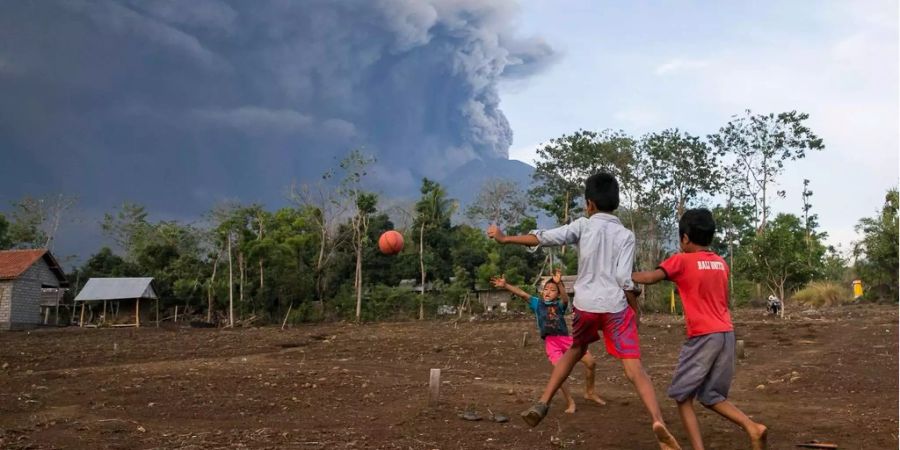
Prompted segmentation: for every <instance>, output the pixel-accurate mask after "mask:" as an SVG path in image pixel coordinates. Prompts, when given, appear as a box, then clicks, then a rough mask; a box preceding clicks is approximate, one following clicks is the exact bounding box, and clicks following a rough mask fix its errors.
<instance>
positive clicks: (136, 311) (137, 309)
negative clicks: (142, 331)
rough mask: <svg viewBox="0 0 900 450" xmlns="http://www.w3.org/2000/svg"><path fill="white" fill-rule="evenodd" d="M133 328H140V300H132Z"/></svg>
mask: <svg viewBox="0 0 900 450" xmlns="http://www.w3.org/2000/svg"><path fill="white" fill-rule="evenodd" d="M134 326H136V327H140V326H141V299H140V298H136V299H134Z"/></svg>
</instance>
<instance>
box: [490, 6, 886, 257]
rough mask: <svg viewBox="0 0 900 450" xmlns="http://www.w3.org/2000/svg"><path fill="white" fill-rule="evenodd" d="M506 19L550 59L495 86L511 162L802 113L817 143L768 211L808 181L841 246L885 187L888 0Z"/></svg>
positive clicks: (796, 202)
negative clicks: (603, 132)
mask: <svg viewBox="0 0 900 450" xmlns="http://www.w3.org/2000/svg"><path fill="white" fill-rule="evenodd" d="M518 20H519V24H518V26H519V31H520V32H521V33H523V34H526V35H535V36H539V37H541V38H542V39H544V40H546V42H547V43H548V44H549V45H550V46H551V47H553V48H554V50H556V51H557V52H559V53H560V54H561V56H560V58H559V60H558V61H557V62H556V63H555V64H554V65H553V66H552V67H550V68H549V69H548V70H546V71H545V72H543V73H541V74H538V75H536V76H533V77H531V78H529V79H527V80H521V81H520V80H515V81H507V82H504V83H503V84H501V90H500V94H501V99H502V103H501V109H502V110H503V112H504V113H505V114H506V116H507V118H508V119H509V122H510V124H511V126H512V129H513V132H514V138H513V139H514V141H513V145H512V148H511V149H510V158H512V159H518V160H521V161H525V162H532V161H533V159H534V149H535V148H536V147H537V146H538V145H539V144H540V143H542V142H545V141H547V140H548V139H551V138H554V137H558V136H559V135H561V134H563V133H569V132H572V131H575V130H577V129H579V128H584V129H592V130H600V129H604V128H613V129H623V130H625V131H627V132H629V133H632V134H633V135H635V136H640V135H642V134H644V133H647V132H651V131H656V130H661V129H665V128H669V127H678V128H681V129H683V130H685V131H688V132H690V133H692V134H696V135H701V136H705V135H707V134H709V133H712V132H715V131H716V130H717V129H718V128H719V127H720V126H721V125H723V124H724V123H726V122H727V121H728V120H729V118H730V117H731V116H732V115H733V114H738V113H741V112H742V111H743V110H744V109H747V108H749V109H751V110H753V111H754V112H759V113H768V112H780V111H785V110H794V109H796V110H798V111H803V112H807V113H809V114H810V119H809V124H810V126H811V127H812V128H813V130H814V131H815V132H816V133H817V134H818V135H819V136H820V137H822V138H823V139H824V140H825V145H826V149H825V150H824V151H823V152H820V153H813V154H809V155H808V156H807V158H806V159H805V160H802V161H799V162H793V163H790V164H789V165H788V167H787V170H786V171H785V173H784V174H783V175H782V176H781V177H780V179H779V180H778V181H779V185H780V186H779V187H780V189H785V190H786V191H787V197H786V198H785V199H778V200H776V201H775V202H774V208H775V210H776V211H785V212H793V213H799V212H800V207H801V205H802V200H801V196H800V192H801V191H802V186H803V184H802V183H803V178H809V179H810V180H811V182H810V186H811V189H812V190H813V192H814V196H813V199H812V201H813V208H814V212H816V213H818V214H819V218H820V223H821V225H822V228H823V230H824V231H827V232H828V233H829V235H830V238H829V242H830V243H832V244H841V246H842V248H843V249H844V250H845V251H846V250H848V249H849V246H850V242H851V241H852V240H854V239H856V234H855V233H854V231H853V226H854V225H855V224H856V222H857V221H858V220H859V218H861V217H864V216H871V215H873V214H874V212H875V211H876V210H877V209H879V208H880V206H881V204H882V202H883V199H884V193H885V191H886V190H887V189H888V188H889V187H891V186H896V185H897V179H898V122H900V117H898V74H900V72H898V9H897V2H894V1H859V2H857V1H854V2H849V1H846V2H818V1H817V2H812V1H806V2H799V1H787V2H775V1H769V2H652V3H651V2H607V1H604V2H597V1H563V2H545V1H525V2H522V3H521V5H520V14H519V18H518Z"/></svg>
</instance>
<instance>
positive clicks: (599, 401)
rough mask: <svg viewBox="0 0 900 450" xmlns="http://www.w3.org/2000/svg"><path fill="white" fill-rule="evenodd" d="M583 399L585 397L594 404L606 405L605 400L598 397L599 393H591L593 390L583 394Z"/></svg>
mask: <svg viewBox="0 0 900 450" xmlns="http://www.w3.org/2000/svg"><path fill="white" fill-rule="evenodd" d="M584 399H585V400H590V401H592V402H594V403H596V404H598V405H600V406H604V405H606V402H605V401H604V400H603V399H602V398H600V396H599V395H597V394H595V393H593V392H591V393H590V394H584Z"/></svg>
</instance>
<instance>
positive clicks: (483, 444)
mask: <svg viewBox="0 0 900 450" xmlns="http://www.w3.org/2000/svg"><path fill="white" fill-rule="evenodd" d="M897 321H898V317H897V309H896V307H847V308H842V309H834V310H828V311H824V312H822V313H810V314H796V315H794V316H793V317H791V318H790V319H788V320H785V321H781V320H771V319H766V318H765V317H764V316H762V315H760V314H759V313H758V312H750V311H741V312H738V313H737V314H736V320H735V322H736V334H737V335H738V339H743V340H745V342H746V354H747V357H746V358H745V359H743V360H740V361H739V363H738V371H737V376H736V379H735V381H734V384H733V387H732V391H731V398H732V400H733V401H734V402H735V404H737V405H738V406H739V407H741V408H742V409H743V410H744V411H746V412H747V413H748V414H750V415H752V416H753V417H754V418H756V419H758V420H761V421H763V422H764V423H766V424H768V425H769V426H770V428H771V430H772V433H771V434H772V437H771V441H772V446H771V448H775V449H782V448H784V449H788V448H794V444H795V443H797V442H802V441H808V440H812V439H819V440H830V441H834V442H837V443H838V444H839V445H840V446H841V447H840V448H846V449H884V448H897V445H898V443H897V430H898V424H897V415H898V410H897V394H898V365H897V362H898V358H897V355H898V346H897V342H898V341H897V339H898V336H897V332H898V329H897ZM533 326H534V325H533V321H531V320H517V321H502V322H486V321H475V322H471V323H470V322H465V323H460V324H458V325H454V324H452V323H448V322H428V323H395V324H373V325H364V326H353V325H340V324H331V325H314V326H308V327H300V328H294V329H290V330H285V331H280V330H278V329H277V328H260V329H248V330H231V331H220V330H201V329H174V328H162V329H156V328H144V329H140V330H120V329H117V330H102V329H101V330H77V329H61V330H38V331H35V332H31V333H3V334H0V367H2V369H0V448H31V449H43V448H198V449H199V448H310V449H313V448H314V449H320V448H329V449H331V448H397V449H408V448H413V449H432V448H441V449H451V448H472V449H477V448H523V449H526V448H527V449H532V448H560V447H564V448H585V449H587V448H603V449H653V448H655V447H654V444H653V437H652V433H651V432H650V428H649V423H647V420H646V414H645V413H644V412H643V408H642V407H641V405H640V402H639V400H638V398H637V396H636V395H635V394H634V393H633V392H632V390H631V388H630V385H629V384H628V382H627V380H626V379H625V377H624V375H623V374H622V371H621V368H620V366H619V364H618V362H616V361H615V360H613V359H611V358H609V357H608V356H606V355H602V356H601V357H600V358H599V364H598V365H599V367H598V377H597V388H598V391H599V392H600V393H601V395H602V396H603V397H604V398H605V399H606V400H607V401H608V405H607V406H604V407H599V406H595V405H593V404H589V403H588V402H587V401H586V400H583V399H582V398H581V396H580V395H577V396H576V403H577V405H578V409H579V410H578V412H577V413H576V414H574V415H568V414H564V413H563V412H562V410H563V409H564V408H563V407H562V400H561V399H559V398H557V399H556V400H555V402H554V404H553V405H552V408H551V412H550V415H549V416H548V418H547V419H546V420H545V421H544V423H542V424H541V425H540V426H538V427H536V428H534V429H531V428H528V427H527V426H526V425H524V424H523V423H522V422H521V421H520V420H519V419H518V417H517V414H518V412H519V411H520V410H522V409H524V408H526V407H527V406H528V405H529V404H530V402H531V401H532V400H533V399H534V398H535V397H536V396H537V395H538V393H539V389H540V388H541V387H542V386H543V384H544V382H546V380H547V377H548V374H549V364H548V363H547V361H546V358H545V357H544V355H543V349H542V346H541V345H540V341H539V340H537V339H536V337H535V335H534V331H533V330H532V328H533ZM523 332H528V333H529V334H530V339H529V344H528V345H527V346H526V347H525V348H522V346H521V340H522V333H523ZM683 333H684V332H683V325H682V324H681V323H680V321H679V320H678V318H672V317H667V316H653V317H649V318H646V319H645V321H644V323H643V324H642V327H641V340H642V350H643V353H644V358H643V359H644V363H645V366H646V368H647V370H648V372H649V374H650V376H651V377H652V378H653V381H654V384H655V385H656V388H657V394H658V395H660V396H662V395H663V394H664V392H665V388H666V386H667V384H668V381H669V378H670V377H671V373H672V370H673V368H674V366H675V363H676V361H677V354H678V350H679V348H680V345H681V341H682V339H683ZM594 349H595V350H594V352H595V354H599V353H598V350H597V347H594ZM431 368H441V369H442V378H441V379H442V387H441V402H440V404H439V405H438V406H437V407H435V408H429V407H427V403H426V402H427V384H428V372H429V369H431ZM582 382H583V374H582V372H581V370H580V369H578V370H576V372H575V373H574V374H573V377H572V380H571V381H570V383H571V384H572V385H573V388H574V389H573V390H574V391H575V392H577V393H579V394H580V392H581V390H582ZM661 401H662V403H663V406H664V414H665V416H666V418H667V420H668V421H669V423H670V425H671V427H672V429H673V432H674V434H675V435H676V437H678V438H679V439H681V440H682V441H684V433H683V429H682V427H681V424H680V423H679V420H678V415H677V411H676V409H675V406H674V404H673V403H672V402H671V401H668V400H667V399H661ZM467 409H471V410H475V411H477V412H478V413H479V414H480V415H481V416H483V417H484V418H487V417H488V415H489V413H488V410H490V411H493V412H494V413H498V414H504V415H507V416H510V418H511V420H510V422H508V423H505V424H497V423H493V422H490V421H487V420H482V421H479V422H467V421H463V420H461V419H460V418H459V417H458V415H459V414H460V413H461V412H463V411H465V410H467ZM698 412H699V417H700V421H701V426H702V429H703V432H704V437H705V439H706V442H707V445H708V447H709V448H713V449H732V448H745V444H744V442H745V441H744V436H743V435H742V434H741V433H740V431H739V430H737V429H736V428H735V427H734V426H732V425H731V424H729V423H727V422H725V421H724V420H722V419H719V418H718V417H715V416H714V415H711V414H710V413H709V412H707V411H705V410H702V411H698Z"/></svg>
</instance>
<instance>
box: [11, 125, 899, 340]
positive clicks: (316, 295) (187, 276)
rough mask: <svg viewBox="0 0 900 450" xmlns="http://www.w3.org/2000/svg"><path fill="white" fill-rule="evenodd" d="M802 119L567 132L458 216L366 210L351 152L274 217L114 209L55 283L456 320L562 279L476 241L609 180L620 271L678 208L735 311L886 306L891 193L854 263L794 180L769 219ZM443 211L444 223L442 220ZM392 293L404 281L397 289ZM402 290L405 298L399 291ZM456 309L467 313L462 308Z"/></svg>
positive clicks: (170, 302) (803, 146)
mask: <svg viewBox="0 0 900 450" xmlns="http://www.w3.org/2000/svg"><path fill="white" fill-rule="evenodd" d="M807 119H808V116H807V114H803V113H798V112H795V111H791V112H785V113H781V114H764V115H759V114H753V113H751V112H750V111H746V112H745V113H743V114H742V115H738V116H735V117H733V118H732V120H731V121H730V122H728V123H727V124H726V125H724V126H723V127H721V128H720V129H719V130H718V132H716V133H714V134H711V135H709V136H706V137H705V138H702V137H699V136H693V135H691V134H689V133H686V132H684V131H682V130H678V129H668V130H663V131H660V132H655V133H650V134H647V135H644V136H641V137H640V138H635V137H633V136H630V135H628V134H626V133H624V132H621V131H613V130H603V131H599V132H595V131H587V130H578V131H575V132H573V133H571V134H565V135H563V136H560V137H558V138H555V139H552V140H550V141H549V142H548V143H547V144H546V145H545V146H543V147H542V148H541V149H539V150H538V152H537V153H538V160H537V161H536V170H535V172H534V175H533V184H532V186H531V188H530V189H529V190H528V191H527V192H525V191H522V190H520V189H519V187H518V186H517V185H515V184H514V183H512V182H509V181H505V180H503V179H502V178H498V179H494V180H488V181H487V182H485V184H484V186H483V187H482V189H481V192H480V193H479V195H478V196H477V198H476V199H475V200H474V202H473V203H472V204H471V205H469V206H468V208H466V209H465V210H464V211H459V205H458V202H457V201H456V200H455V199H451V198H449V197H448V195H447V192H446V191H445V189H444V187H443V186H441V185H440V184H439V183H437V182H435V181H433V180H429V179H424V180H422V184H421V188H420V196H419V198H418V200H416V201H415V202H414V203H411V204H409V205H407V206H406V207H391V208H384V209H382V208H380V207H379V205H380V202H379V200H380V199H379V198H378V196H377V195H376V194H375V193H373V192H368V191H367V190H365V189H364V188H363V186H364V185H365V179H366V176H367V168H368V167H369V166H370V165H371V163H372V162H373V161H374V159H372V158H371V157H370V156H368V155H365V154H364V153H362V152H361V151H358V150H355V151H352V152H350V153H349V154H348V155H347V156H346V157H345V158H344V159H343V160H341V161H339V162H338V163H337V164H336V166H335V167H334V168H333V169H332V170H329V171H328V172H326V173H325V174H323V176H322V177H320V178H319V179H317V181H316V182H314V183H306V184H299V185H294V186H292V187H291V189H290V195H289V199H290V206H286V207H283V208H281V209H278V210H268V209H266V208H265V207H264V206H262V205H258V204H239V203H223V204H219V205H216V206H215V207H214V208H212V209H211V210H210V211H209V212H208V213H207V214H206V215H205V216H204V218H203V220H201V221H198V222H196V223H181V222H178V221H153V220H150V219H149V212H148V211H147V210H146V209H145V208H144V207H143V206H141V205H139V204H134V203H125V204H123V205H121V206H120V207H118V208H116V209H115V210H114V211H111V212H109V213H107V214H106V215H105V217H104V218H103V220H102V221H101V223H100V224H99V226H100V227H101V228H102V230H103V232H104V233H105V235H106V236H107V237H108V238H109V239H110V241H111V243H112V244H113V245H112V247H103V248H101V249H99V250H98V251H97V253H95V254H93V255H91V256H90V258H88V259H87V261H86V262H85V263H84V264H83V265H81V266H80V267H78V268H75V269H74V270H73V272H72V273H71V274H69V277H70V281H72V282H76V286H74V287H75V291H77V290H78V289H80V288H81V286H83V284H84V283H85V282H86V280H87V279H88V278H90V277H110V276H113V277H127V276H150V277H153V278H154V279H155V283H156V287H157V290H158V291H159V295H160V296H161V299H162V306H163V308H165V309H173V308H174V307H175V306H176V305H178V306H179V307H180V308H181V310H182V311H187V312H192V313H193V314H194V315H195V316H199V317H204V318H205V319H206V320H209V321H216V320H218V321H220V322H225V323H233V321H234V320H235V319H236V318H241V317H246V316H248V315H256V316H257V317H262V318H264V319H266V320H269V321H280V320H281V319H282V317H283V316H284V315H285V313H286V312H287V311H290V316H289V317H288V320H289V321H292V322H301V321H317V320H329V319H332V320H333V319H350V320H378V319H383V318H392V319H398V318H400V319H402V318H409V319H414V318H418V319H423V318H426V317H432V316H434V315H435V314H436V313H437V311H438V308H439V307H440V306H442V305H452V306H459V305H462V304H463V303H464V301H465V299H466V296H467V295H470V294H469V293H470V292H471V291H472V290H473V289H476V288H487V286H488V280H489V278H490V277H491V276H493V275H496V274H505V275H506V278H507V280H509V282H510V283H515V284H520V285H533V284H534V283H536V280H537V277H538V276H539V275H541V274H547V273H548V271H549V266H550V265H557V266H561V267H564V270H565V272H566V273H569V274H574V273H576V272H577V270H578V268H577V254H576V250H575V248H574V247H573V248H567V249H557V250H540V251H529V250H528V249H524V248H520V247H517V246H497V245H493V244H492V243H491V242H490V241H488V239H487V238H486V236H485V234H484V231H483V226H484V225H485V224H486V223H489V222H493V223H498V224H500V225H501V226H502V227H503V228H504V229H506V230H507V231H508V232H509V233H524V232H528V231H529V230H531V229H534V228H535V227H536V225H537V223H536V219H535V217H536V215H537V213H541V214H544V215H546V216H549V217H551V218H553V219H555V221H556V222H557V223H558V224H563V223H568V222H570V221H571V220H573V218H575V217H577V216H579V215H580V214H583V207H584V200H583V198H582V195H583V183H584V180H585V179H586V178H587V177H588V176H589V175H591V174H593V173H595V172H598V171H606V172H610V173H612V174H614V175H615V176H616V177H617V178H618V180H619V183H620V186H621V196H622V205H621V207H620V208H619V210H618V211H617V214H618V215H619V216H620V218H621V219H622V221H623V223H624V224H625V225H626V226H627V227H628V228H630V229H632V230H634V232H635V235H636V236H637V242H638V246H637V250H636V266H638V268H649V267H654V266H655V264H657V263H658V262H659V261H661V260H662V259H664V258H665V257H666V256H667V255H668V254H671V253H672V252H674V251H676V249H677V220H678V217H679V216H680V214H681V213H682V212H683V211H684V210H685V209H687V208H690V207H695V206H705V207H709V208H710V209H711V210H712V211H713V212H714V215H715V217H716V220H717V224H718V228H719V229H718V237H717V239H716V241H715V243H714V250H715V251H716V252H717V253H719V254H720V255H722V256H723V257H724V258H725V259H726V261H728V263H729V264H730V266H731V267H732V281H731V289H732V301H733V302H734V303H735V304H736V305H738V306H739V305H741V304H743V303H746V302H751V301H755V300H759V299H762V298H764V297H765V296H767V295H769V294H775V295H777V296H779V297H780V298H783V299H787V298H790V296H791V294H792V293H794V292H796V291H797V290H799V289H801V288H803V287H804V286H805V285H806V284H807V283H809V282H811V281H816V280H829V281H834V282H837V283H841V284H845V285H848V286H849V283H850V281H851V280H852V279H853V278H854V277H859V278H861V279H862V280H863V281H864V283H865V284H867V285H868V286H870V289H868V293H867V295H868V297H870V298H872V299H876V298H880V299H890V300H892V301H896V300H897V295H898V292H897V289H898V280H897V273H898V270H897V268H898V267H897V264H898V255H897V242H898V221H897V209H898V194H897V189H896V188H891V189H890V190H889V191H888V193H887V195H886V198H885V204H884V207H883V209H882V211H881V212H880V214H878V215H876V216H875V217H867V218H863V219H861V220H860V221H859V225H858V226H857V230H858V231H859V233H860V234H861V236H862V238H861V240H860V241H859V242H856V243H854V245H853V248H852V254H853V256H854V260H855V264H852V265H851V264H850V262H849V261H848V260H847V259H845V257H844V256H843V255H842V254H841V252H839V251H838V250H837V249H835V248H832V247H829V246H827V245H825V243H824V240H825V238H826V234H825V233H824V232H822V231H820V230H819V224H818V217H817V215H816V214H815V213H814V208H813V203H812V199H813V191H812V190H811V188H810V184H811V182H810V180H804V189H803V192H802V193H801V196H802V199H803V209H802V210H801V211H798V212H797V213H796V214H790V213H784V212H782V213H778V214H775V213H774V212H773V211H772V208H771V204H772V200H773V199H774V198H776V197H784V196H785V195H786V193H785V192H784V191H783V190H779V189H778V179H779V177H781V176H782V174H783V171H784V168H785V166H786V165H787V164H789V163H790V162H791V161H795V160H798V159H802V158H804V157H805V156H806V153H807V152H809V151H821V150H822V149H824V145H823V142H822V140H821V139H820V138H819V137H817V136H816V135H815V134H814V133H813V131H812V130H810V129H809V128H808V126H807V125H806V122H807ZM76 207H77V202H76V201H75V199H74V198H70V197H67V196H64V195H59V196H56V197H52V198H44V199H40V198H31V197H26V198H24V199H22V200H20V201H17V202H15V203H13V205H12V209H11V213H10V214H9V217H8V218H7V217H5V216H3V215H0V248H3V249H7V248H42V247H50V246H52V243H53V240H54V237H55V236H56V234H57V230H58V229H59V227H60V224H61V223H65V218H66V215H67V214H69V213H71V212H72V211H73V210H74V209H75V208H76ZM457 213H460V214H457ZM391 229H396V230H398V231H400V232H401V233H402V234H403V236H404V240H405V242H406V245H405V248H404V250H403V251H402V252H401V253H400V254H399V255H396V256H385V255H382V254H381V253H380V252H379V251H378V249H377V244H376V243H377V241H378V237H379V236H380V235H381V233H383V232H384V231H386V230H391ZM401 280H414V281H412V282H407V283H406V286H405V287H403V286H401ZM413 286H415V288H413ZM669 289H671V287H670V286H666V285H657V286H653V287H651V288H650V289H647V290H646V291H645V294H644V301H643V305H644V306H643V307H644V308H645V309H648V310H666V309H668V307H667V305H668V298H669V296H670V292H669ZM470 303H471V302H470Z"/></svg>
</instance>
